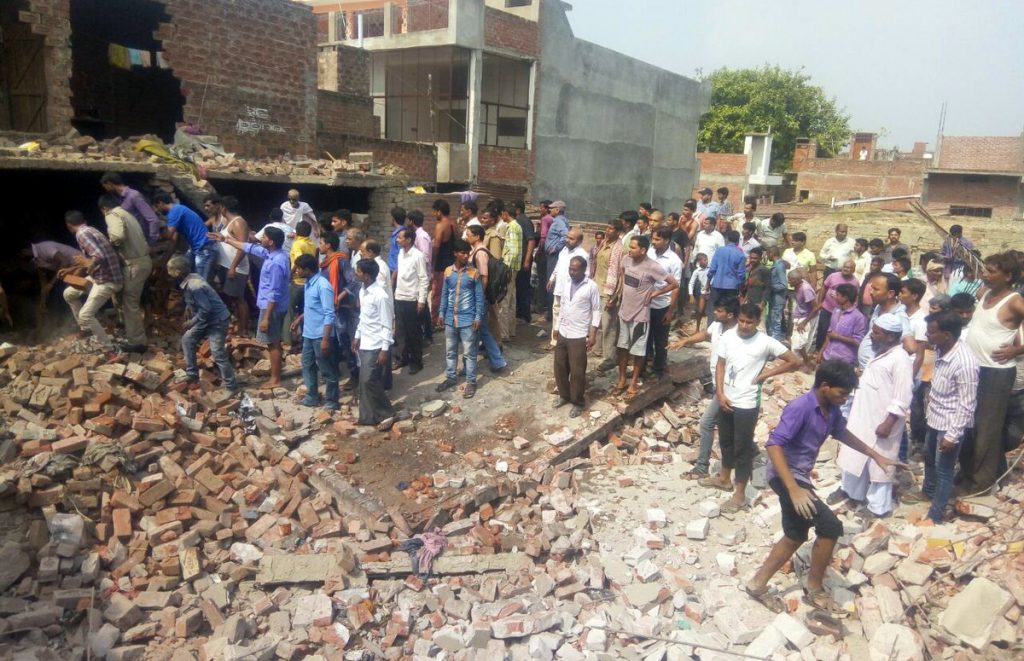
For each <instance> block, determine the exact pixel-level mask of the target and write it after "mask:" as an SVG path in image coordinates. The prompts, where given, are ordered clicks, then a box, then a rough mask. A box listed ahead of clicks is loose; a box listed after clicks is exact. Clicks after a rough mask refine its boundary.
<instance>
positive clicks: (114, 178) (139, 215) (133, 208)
mask: <svg viewBox="0 0 1024 661" xmlns="http://www.w3.org/2000/svg"><path fill="white" fill-rule="evenodd" d="M100 185H101V186H103V190H105V191H106V192H108V193H113V194H115V195H117V196H118V198H120V204H118V206H119V207H121V208H122V209H124V210H125V211H127V212H128V213H130V214H131V215H132V216H133V217H134V218H135V220H136V221H138V223H139V227H140V229H142V233H143V235H144V236H145V237H146V243H147V244H148V245H151V246H152V245H154V244H155V243H156V242H157V241H159V240H160V218H158V217H157V215H156V212H155V211H153V207H151V206H149V202H147V201H146V198H144V197H142V193H140V192H139V191H137V190H135V189H134V188H131V187H129V186H128V185H126V184H125V183H124V181H123V180H122V179H121V175H119V174H118V173H116V172H105V173H104V174H103V176H102V177H100ZM950 231H952V228H950Z"/></svg>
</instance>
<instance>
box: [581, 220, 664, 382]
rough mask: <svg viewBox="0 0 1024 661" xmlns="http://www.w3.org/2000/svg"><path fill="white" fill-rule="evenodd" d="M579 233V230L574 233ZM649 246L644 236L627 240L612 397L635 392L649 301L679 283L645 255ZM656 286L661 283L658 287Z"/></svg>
mask: <svg viewBox="0 0 1024 661" xmlns="http://www.w3.org/2000/svg"><path fill="white" fill-rule="evenodd" d="M576 231H579V230H576ZM650 247H651V244H650V242H649V241H648V240H647V237H645V236H636V237H633V238H632V239H630V241H629V255H628V257H627V258H626V259H624V260H623V261H622V287H621V290H620V292H619V294H618V295H619V300H618V301H617V303H618V306H619V344H618V361H619V381H618V383H617V384H616V385H615V387H614V388H613V389H612V394H613V395H618V394H622V392H623V391H626V394H627V395H628V396H629V397H633V396H634V395H636V394H637V392H639V383H640V372H641V371H642V370H643V367H644V360H645V358H646V356H647V336H648V334H649V333H650V332H651V301H652V300H653V299H654V298H656V297H658V296H661V295H663V294H671V293H672V291H673V290H675V289H678V287H679V281H678V280H676V279H675V277H674V276H673V275H672V274H671V273H669V272H668V271H666V270H665V269H664V268H663V267H662V266H661V264H659V263H658V262H656V261H654V260H653V259H651V258H650V257H648V256H647V251H648V250H649V249H650ZM658 283H664V285H663V286H662V287H660V288H659V287H658V286H657V285H658ZM630 356H632V358H633V377H632V380H631V381H630V382H629V390H628V391H627V390H626V385H627V382H626V366H627V363H628V361H629V358H630Z"/></svg>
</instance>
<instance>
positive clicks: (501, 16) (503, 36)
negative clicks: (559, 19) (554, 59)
mask: <svg viewBox="0 0 1024 661" xmlns="http://www.w3.org/2000/svg"><path fill="white" fill-rule="evenodd" d="M539 44H540V32H539V27H538V25H537V23H535V22H533V21H528V20H526V19H525V18H520V17H518V16H515V15H513V14H509V13H508V12H503V11H501V10H500V9H494V8H492V7H485V8H484V45H485V46H487V48H497V49H501V50H506V51H514V52H516V53H520V54H522V55H527V56H529V57H538V56H539V55H540V45H539Z"/></svg>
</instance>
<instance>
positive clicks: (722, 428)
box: [718, 408, 758, 482]
mask: <svg viewBox="0 0 1024 661" xmlns="http://www.w3.org/2000/svg"><path fill="white" fill-rule="evenodd" d="M757 414H758V409H738V408H733V410H732V412H731V413H730V412H727V411H724V410H723V411H721V412H719V414H718V445H719V447H720V448H721V450H722V466H723V467H725V468H732V469H733V470H735V471H736V476H735V478H734V479H735V480H736V481H737V482H749V481H750V476H751V474H752V473H753V471H754V455H755V454H757V448H755V447H754V427H756V426H757Z"/></svg>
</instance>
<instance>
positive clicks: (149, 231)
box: [100, 172, 160, 245]
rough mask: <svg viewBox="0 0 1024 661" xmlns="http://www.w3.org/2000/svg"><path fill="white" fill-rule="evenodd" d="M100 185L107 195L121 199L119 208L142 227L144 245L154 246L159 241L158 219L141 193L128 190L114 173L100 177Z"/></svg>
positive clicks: (132, 189) (131, 189) (119, 176)
mask: <svg viewBox="0 0 1024 661" xmlns="http://www.w3.org/2000/svg"><path fill="white" fill-rule="evenodd" d="M100 185H101V186H103V190H105V191H107V192H108V193H115V194H116V195H118V196H119V197H120V198H121V208H122V209H124V210H125V211H127V212H128V213H130V214H131V215H133V216H135V220H137V221H139V225H140V226H141V227H142V233H143V234H145V235H146V243H148V244H149V245H153V244H155V243H156V242H157V241H159V240H160V218H159V217H158V216H157V215H156V212H155V211H153V207H151V206H149V202H147V201H146V198H144V197H142V193H140V192H139V191H137V190H135V189H134V188H129V187H128V186H126V185H125V183H124V181H123V180H122V179H121V175H119V174H118V173H116V172H107V173H104V175H103V176H102V177H100Z"/></svg>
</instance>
